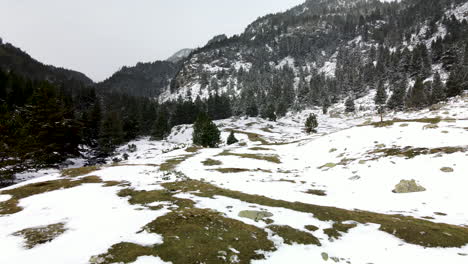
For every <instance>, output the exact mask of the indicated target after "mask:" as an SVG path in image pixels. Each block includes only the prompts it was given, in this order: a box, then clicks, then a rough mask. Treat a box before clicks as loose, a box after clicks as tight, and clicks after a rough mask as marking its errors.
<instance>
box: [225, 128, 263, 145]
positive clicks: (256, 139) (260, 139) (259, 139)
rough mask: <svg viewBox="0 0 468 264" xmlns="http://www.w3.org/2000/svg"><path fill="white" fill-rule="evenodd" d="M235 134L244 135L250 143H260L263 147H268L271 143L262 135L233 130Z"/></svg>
mask: <svg viewBox="0 0 468 264" xmlns="http://www.w3.org/2000/svg"><path fill="white" fill-rule="evenodd" d="M232 131H233V132H234V133H239V134H244V135H246V136H247V137H248V138H249V140H250V141H252V142H259V143H260V144H262V145H268V144H269V142H268V141H267V140H265V139H264V138H263V137H262V136H261V135H259V134H256V133H252V132H245V131H241V130H232Z"/></svg>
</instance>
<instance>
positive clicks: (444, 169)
mask: <svg viewBox="0 0 468 264" xmlns="http://www.w3.org/2000/svg"><path fill="white" fill-rule="evenodd" d="M440 170H441V171H443V172H453V171H454V170H453V169H452V168H450V167H443V168H441V169H440Z"/></svg>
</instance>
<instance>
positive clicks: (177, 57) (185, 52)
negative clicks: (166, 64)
mask: <svg viewBox="0 0 468 264" xmlns="http://www.w3.org/2000/svg"><path fill="white" fill-rule="evenodd" d="M192 51H193V49H182V50H179V51H178V52H176V53H175V54H174V55H172V56H171V57H169V58H168V59H167V61H170V62H172V63H177V62H180V61H182V60H184V59H185V58H187V57H188V56H189V55H190V53H192Z"/></svg>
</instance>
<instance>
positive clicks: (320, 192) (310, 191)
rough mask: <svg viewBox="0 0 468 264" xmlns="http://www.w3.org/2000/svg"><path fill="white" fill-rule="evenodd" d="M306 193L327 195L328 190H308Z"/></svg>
mask: <svg viewBox="0 0 468 264" xmlns="http://www.w3.org/2000/svg"><path fill="white" fill-rule="evenodd" d="M306 193H308V194H312V195H317V196H326V195H327V192H325V191H324V190H308V191H307V192H306Z"/></svg>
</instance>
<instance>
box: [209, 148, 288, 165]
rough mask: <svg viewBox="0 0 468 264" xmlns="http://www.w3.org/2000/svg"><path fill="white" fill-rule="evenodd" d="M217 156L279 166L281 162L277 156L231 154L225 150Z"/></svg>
mask: <svg viewBox="0 0 468 264" xmlns="http://www.w3.org/2000/svg"><path fill="white" fill-rule="evenodd" d="M218 156H236V157H241V158H245V159H256V160H264V161H268V162H272V163H276V164H280V163H281V160H280V159H279V157H278V155H260V154H250V153H233V152H229V151H227V150H225V151H223V152H221V153H220V154H218Z"/></svg>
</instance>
